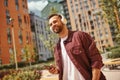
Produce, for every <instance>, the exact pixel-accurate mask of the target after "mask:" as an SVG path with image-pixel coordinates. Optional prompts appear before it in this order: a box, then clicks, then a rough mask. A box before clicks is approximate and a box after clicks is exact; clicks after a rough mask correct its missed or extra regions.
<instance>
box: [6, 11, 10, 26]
mask: <svg viewBox="0 0 120 80" xmlns="http://www.w3.org/2000/svg"><path fill="white" fill-rule="evenodd" d="M9 18H10V13H9V10H6V23H7V24H9V23H10V20H9Z"/></svg>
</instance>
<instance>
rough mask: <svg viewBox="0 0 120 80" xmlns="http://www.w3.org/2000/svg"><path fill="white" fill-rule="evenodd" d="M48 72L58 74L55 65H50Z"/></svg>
mask: <svg viewBox="0 0 120 80" xmlns="http://www.w3.org/2000/svg"><path fill="white" fill-rule="evenodd" d="M48 71H49V72H50V73H52V74H58V69H57V68H56V67H55V66H54V65H50V66H49V68H48Z"/></svg>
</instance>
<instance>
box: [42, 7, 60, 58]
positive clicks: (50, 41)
mask: <svg viewBox="0 0 120 80" xmlns="http://www.w3.org/2000/svg"><path fill="white" fill-rule="evenodd" d="M53 13H58V11H57V10H56V8H55V7H51V11H50V12H49V14H53ZM46 24H47V27H46V28H45V31H46V34H47V38H46V37H45V36H44V35H43V34H40V39H41V41H42V42H43V44H44V46H45V47H46V48H47V49H48V50H49V51H50V52H51V53H52V56H53V49H54V46H55V43H56V41H57V40H58V37H57V36H56V34H53V33H52V32H50V29H49V26H48V22H46Z"/></svg>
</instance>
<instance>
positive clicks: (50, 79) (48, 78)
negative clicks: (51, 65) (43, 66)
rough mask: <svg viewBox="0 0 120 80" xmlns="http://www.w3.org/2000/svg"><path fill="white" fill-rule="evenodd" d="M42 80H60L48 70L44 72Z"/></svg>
mask: <svg viewBox="0 0 120 80" xmlns="http://www.w3.org/2000/svg"><path fill="white" fill-rule="evenodd" d="M40 80H58V74H51V73H49V71H48V70H42V76H41V79H40Z"/></svg>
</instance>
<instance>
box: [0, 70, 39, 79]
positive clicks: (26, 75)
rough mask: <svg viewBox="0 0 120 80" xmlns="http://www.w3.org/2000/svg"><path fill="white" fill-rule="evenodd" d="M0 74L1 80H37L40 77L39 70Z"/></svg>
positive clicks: (2, 72) (11, 71)
mask: <svg viewBox="0 0 120 80" xmlns="http://www.w3.org/2000/svg"><path fill="white" fill-rule="evenodd" d="M0 74H1V75H2V76H1V77H0V79H2V80H37V79H40V77H41V71H39V70H33V71H32V70H7V71H1V72H0ZM3 74H4V75H3Z"/></svg>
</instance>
